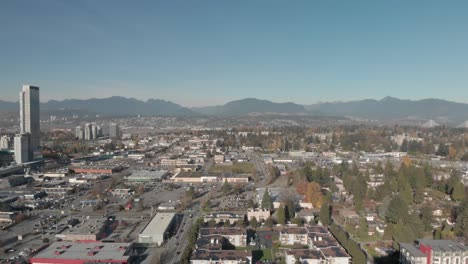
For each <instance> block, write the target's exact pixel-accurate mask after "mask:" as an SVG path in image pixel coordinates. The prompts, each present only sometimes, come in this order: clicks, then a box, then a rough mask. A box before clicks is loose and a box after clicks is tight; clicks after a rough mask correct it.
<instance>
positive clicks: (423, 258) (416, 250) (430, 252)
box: [400, 239, 468, 264]
mask: <svg viewBox="0 0 468 264" xmlns="http://www.w3.org/2000/svg"><path fill="white" fill-rule="evenodd" d="M400 248H401V250H400V263H403V264H420V263H424V264H466V263H468V246H465V245H463V244H460V243H457V242H454V241H450V240H425V239H421V240H418V241H417V243H415V244H405V243H402V244H400Z"/></svg>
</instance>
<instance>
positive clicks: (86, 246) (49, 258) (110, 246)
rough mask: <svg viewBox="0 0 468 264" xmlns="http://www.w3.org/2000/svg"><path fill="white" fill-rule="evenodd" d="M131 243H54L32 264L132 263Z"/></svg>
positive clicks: (34, 259) (37, 255) (38, 255)
mask: <svg viewBox="0 0 468 264" xmlns="http://www.w3.org/2000/svg"><path fill="white" fill-rule="evenodd" d="M130 252H131V244H129V243H100V242H94V243H80V242H54V243H52V244H50V245H49V247H47V248H45V249H43V250H42V251H40V252H39V253H37V254H36V255H35V256H34V257H32V258H31V259H30V263H31V264H44V263H48V264H54V263H57V264H58V263H60V264H85V263H121V264H127V263H130V262H131V256H130Z"/></svg>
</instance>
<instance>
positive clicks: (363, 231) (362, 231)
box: [357, 217, 369, 238]
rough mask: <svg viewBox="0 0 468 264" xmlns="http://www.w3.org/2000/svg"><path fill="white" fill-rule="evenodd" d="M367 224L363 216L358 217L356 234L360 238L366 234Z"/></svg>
mask: <svg viewBox="0 0 468 264" xmlns="http://www.w3.org/2000/svg"><path fill="white" fill-rule="evenodd" d="M368 228H369V227H368V226H367V221H366V219H365V218H364V217H361V218H360V219H359V228H358V230H357V236H358V237H360V238H365V237H367V236H368V233H367V231H368Z"/></svg>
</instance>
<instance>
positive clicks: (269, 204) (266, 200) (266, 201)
mask: <svg viewBox="0 0 468 264" xmlns="http://www.w3.org/2000/svg"><path fill="white" fill-rule="evenodd" d="M262 208H263V209H269V210H271V209H273V201H272V199H271V196H270V192H269V191H268V188H265V193H264V194H263V198H262Z"/></svg>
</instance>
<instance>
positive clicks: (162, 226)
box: [138, 213, 175, 246]
mask: <svg viewBox="0 0 468 264" xmlns="http://www.w3.org/2000/svg"><path fill="white" fill-rule="evenodd" d="M174 219H175V213H157V214H156V215H155V216H154V217H153V218H152V219H151V221H150V222H149V223H148V224H147V225H146V226H145V228H144V229H143V231H141V233H140V234H139V235H138V242H139V243H145V244H150V245H157V246H161V245H162V244H163V243H164V241H166V239H167V238H168V237H169V234H170V230H171V228H172V226H173V225H174Z"/></svg>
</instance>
